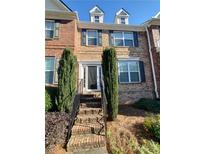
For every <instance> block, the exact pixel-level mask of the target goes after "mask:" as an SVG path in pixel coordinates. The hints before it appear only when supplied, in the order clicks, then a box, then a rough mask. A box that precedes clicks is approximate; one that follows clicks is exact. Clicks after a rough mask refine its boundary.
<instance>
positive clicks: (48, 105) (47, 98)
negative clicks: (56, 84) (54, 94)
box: [45, 91, 52, 112]
mask: <svg viewBox="0 0 205 154" xmlns="http://www.w3.org/2000/svg"><path fill="white" fill-rule="evenodd" d="M51 108H52V102H51V98H50V95H49V94H48V92H47V91H45V111H46V112H48V111H50V110H51Z"/></svg>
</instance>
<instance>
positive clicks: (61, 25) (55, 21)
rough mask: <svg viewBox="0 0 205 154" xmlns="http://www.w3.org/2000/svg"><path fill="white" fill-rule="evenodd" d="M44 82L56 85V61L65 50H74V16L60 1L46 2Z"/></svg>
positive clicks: (75, 27) (48, 0)
mask: <svg viewBox="0 0 205 154" xmlns="http://www.w3.org/2000/svg"><path fill="white" fill-rule="evenodd" d="M45 2H46V8H45V9H46V10H45V39H46V41H45V64H46V66H45V82H46V84H47V85H55V84H57V79H58V77H57V68H58V61H59V58H60V57H61V55H62V53H63V50H64V49H65V48H70V49H72V50H73V51H74V52H75V50H76V38H77V37H76V34H77V25H76V24H77V23H76V22H77V21H76V14H75V13H74V12H73V11H72V10H71V9H70V8H68V7H67V6H66V5H65V4H64V3H63V2H62V1H60V0H46V1H45Z"/></svg>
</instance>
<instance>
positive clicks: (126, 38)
mask: <svg viewBox="0 0 205 154" xmlns="http://www.w3.org/2000/svg"><path fill="white" fill-rule="evenodd" d="M113 39H114V46H134V37H133V32H117V31H115V32H114V33H113Z"/></svg>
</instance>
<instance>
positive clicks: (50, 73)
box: [45, 71, 53, 84]
mask: <svg viewBox="0 0 205 154" xmlns="http://www.w3.org/2000/svg"><path fill="white" fill-rule="evenodd" d="M45 76H46V80H45V82H46V83H50V84H52V83H53V71H46V74H45Z"/></svg>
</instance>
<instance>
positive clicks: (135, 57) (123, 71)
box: [76, 6, 154, 103]
mask: <svg viewBox="0 0 205 154" xmlns="http://www.w3.org/2000/svg"><path fill="white" fill-rule="evenodd" d="M93 9H96V10H101V9H100V8H98V7H97V6H95V7H94V8H93ZM93 9H92V10H93ZM101 12H103V11H101ZM125 13H126V15H128V13H127V11H125V10H124V9H121V10H120V11H118V13H117V14H118V15H122V14H123V15H125ZM92 16H93V15H92V14H91V15H90V17H91V19H90V21H91V22H78V24H77V26H78V39H77V52H76V55H77V60H78V64H79V71H78V72H79V73H78V78H79V80H83V81H84V89H83V91H84V93H89V92H95V91H99V90H100V80H101V77H102V70H101V59H102V52H103V49H105V48H106V47H115V49H116V51H117V58H118V66H119V69H118V70H119V100H120V103H131V102H134V101H136V100H138V99H139V98H144V97H145V98H153V97H154V88H153V81H152V72H151V64H150V59H149V52H148V46H147V37H146V31H145V28H144V26H131V25H129V24H128V18H126V20H125V21H126V23H122V22H117V23H115V24H105V23H102V22H101V23H98V22H93V20H92ZM102 18H103V16H102ZM115 18H119V19H121V17H120V16H118V17H117V16H116V17H115Z"/></svg>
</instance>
